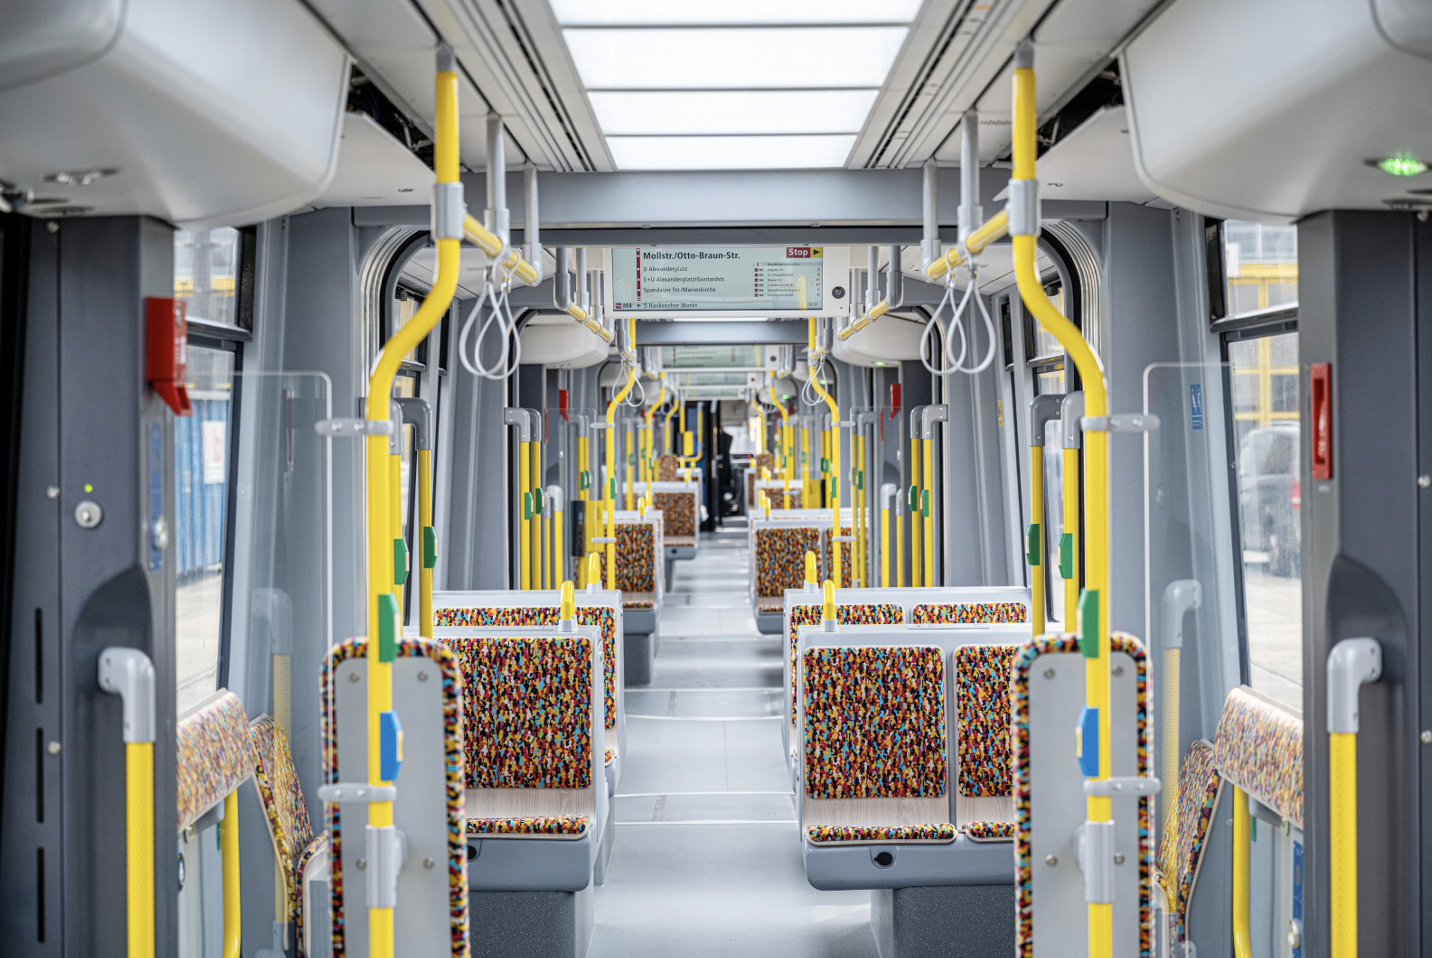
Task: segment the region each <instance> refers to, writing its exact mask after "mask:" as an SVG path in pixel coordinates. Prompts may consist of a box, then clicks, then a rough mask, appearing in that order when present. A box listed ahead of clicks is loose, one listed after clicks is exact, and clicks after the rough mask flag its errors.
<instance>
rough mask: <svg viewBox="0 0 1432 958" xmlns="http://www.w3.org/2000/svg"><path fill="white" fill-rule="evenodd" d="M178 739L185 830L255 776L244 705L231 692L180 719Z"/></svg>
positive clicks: (181, 820)
mask: <svg viewBox="0 0 1432 958" xmlns="http://www.w3.org/2000/svg"><path fill="white" fill-rule="evenodd" d="M175 737H176V739H177V745H178V752H177V759H178V768H177V772H178V785H179V829H178V830H179V831H181V832H182V831H183V830H184V829H186V828H188V827H189V826H191V825H193V824H194V823H195V822H197V821H198V820H199V818H200V816H202V815H203V814H204V813H205V812H207V811H208V810H209V809H211V808H213V807H214V806H215V805H218V804H219V803H220V802H222V801H223V800H224V799H225V798H227V797H228V795H229V793H230V792H232V791H233V790H234V789H236V788H238V787H239V786H240V785H242V784H243V783H244V780H245V779H246V778H248V777H249V776H250V775H252V774H253V771H254V743H253V739H252V738H251V737H250V736H249V717H248V715H247V714H246V713H245V712H244V703H242V702H240V701H239V697H238V696H237V695H235V694H234V693H233V692H229V691H221V692H217V693H215V694H214V695H213V696H212V697H210V698H209V699H207V700H206V701H205V702H204V703H203V704H201V705H199V706H198V707H197V708H195V709H194V710H193V711H191V712H189V713H188V714H187V715H185V716H184V717H183V718H181V719H180V720H179V723H178V726H177V728H176V729H175Z"/></svg>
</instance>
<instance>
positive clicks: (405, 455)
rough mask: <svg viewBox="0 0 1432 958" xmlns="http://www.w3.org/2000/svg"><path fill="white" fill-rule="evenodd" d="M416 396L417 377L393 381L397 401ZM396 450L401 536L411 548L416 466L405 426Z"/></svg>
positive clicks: (405, 377)
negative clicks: (399, 473)
mask: <svg viewBox="0 0 1432 958" xmlns="http://www.w3.org/2000/svg"><path fill="white" fill-rule="evenodd" d="M417 394H418V377H416V376H398V377H397V378H396V379H395V380H394V381H393V395H394V396H397V397H398V398H399V399H412V398H413V397H414V396H416V395H417ZM398 448H399V449H400V450H401V453H402V463H403V465H402V478H401V479H400V480H399V482H400V485H401V486H402V496H403V536H404V537H405V538H409V539H410V541H409V543H408V544H409V546H410V547H411V545H412V542H411V537H409V536H408V530H409V529H410V528H411V527H412V522H411V519H412V515H411V513H410V511H409V510H410V508H411V506H410V505H409V501H410V497H411V494H412V491H413V471H414V469H415V468H416V466H417V461H416V460H415V459H414V458H413V430H412V429H410V428H408V427H407V426H404V427H403V436H402V440H401V442H400V443H399V446H398Z"/></svg>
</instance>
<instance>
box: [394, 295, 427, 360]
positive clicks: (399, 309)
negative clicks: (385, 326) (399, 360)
mask: <svg viewBox="0 0 1432 958" xmlns="http://www.w3.org/2000/svg"><path fill="white" fill-rule="evenodd" d="M422 301H423V294H422V293H416V292H413V291H412V290H409V289H404V288H403V287H401V286H400V287H398V291H397V293H396V297H395V299H394V300H393V302H392V304H391V305H390V307H389V310H390V312H389V315H390V316H391V317H392V323H391V325H392V328H391V329H389V331H388V336H389V337H390V338H391V337H392V336H394V335H396V334H397V332H398V330H400V329H402V328H403V327H404V326H406V325H408V322H409V320H411V319H412V318H413V317H414V316H416V315H417V314H418V307H419V306H421V305H422ZM426 343H427V340H426V339H424V340H423V341H422V342H420V343H418V345H416V346H414V347H413V348H412V350H411V351H410V352H409V353H408V355H406V356H404V357H403V360H404V361H405V362H423V361H425V359H426V353H427V350H426V348H425V344H426Z"/></svg>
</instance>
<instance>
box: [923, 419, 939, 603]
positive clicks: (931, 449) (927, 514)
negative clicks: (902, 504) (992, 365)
mask: <svg viewBox="0 0 1432 958" xmlns="http://www.w3.org/2000/svg"><path fill="white" fill-rule="evenodd" d="M921 431H922V432H923V431H924V430H923V429H922V430H921ZM920 449H921V452H922V453H923V456H924V462H925V465H924V469H923V470H922V474H923V475H924V477H925V485H926V486H927V487H928V488H925V489H922V490H921V491H920V517H921V521H922V524H923V525H924V527H925V528H924V530H923V536H924V540H925V585H929V586H934V585H939V583H938V582H936V581H935V489H934V483H935V440H934V439H933V438H931V437H930V436H922V437H921V438H920Z"/></svg>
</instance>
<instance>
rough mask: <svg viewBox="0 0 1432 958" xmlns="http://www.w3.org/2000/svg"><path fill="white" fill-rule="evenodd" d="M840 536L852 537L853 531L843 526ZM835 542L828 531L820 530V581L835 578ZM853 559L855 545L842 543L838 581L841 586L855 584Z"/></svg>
mask: <svg viewBox="0 0 1432 958" xmlns="http://www.w3.org/2000/svg"><path fill="white" fill-rule="evenodd" d="M840 534H841V535H842V536H853V535H855V530H854V529H852V528H851V527H850V526H844V527H842V528H841V530H840ZM834 547H835V540H834V539H833V538H832V537H831V533H830V530H829V529H822V530H821V533H820V580H821V581H822V582H824V581H825V580H826V579H834V578H835V548H834ZM854 557H855V543H854V542H842V543H841V544H840V581H841V584H842V585H847V586H849V585H853V584H854V582H855V577H854V573H853V572H852V570H853V569H854V568H855V566H854V565H853V560H854Z"/></svg>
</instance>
